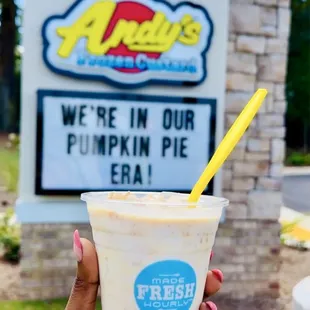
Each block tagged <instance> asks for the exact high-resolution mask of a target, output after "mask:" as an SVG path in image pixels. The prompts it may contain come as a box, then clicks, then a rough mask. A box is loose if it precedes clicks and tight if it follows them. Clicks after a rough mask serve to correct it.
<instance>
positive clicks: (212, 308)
mask: <svg viewBox="0 0 310 310" xmlns="http://www.w3.org/2000/svg"><path fill="white" fill-rule="evenodd" d="M206 306H207V309H209V310H217V306H216V305H215V304H214V303H213V302H212V301H207V302H206Z"/></svg>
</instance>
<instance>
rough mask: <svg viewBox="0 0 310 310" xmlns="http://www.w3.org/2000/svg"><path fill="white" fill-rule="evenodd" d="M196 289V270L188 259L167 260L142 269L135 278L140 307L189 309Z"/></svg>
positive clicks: (148, 309)
mask: <svg viewBox="0 0 310 310" xmlns="http://www.w3.org/2000/svg"><path fill="white" fill-rule="evenodd" d="M195 292H196V274H195V271H194V269H193V268H192V267H191V266H190V265H189V264H187V263H185V262H182V261H179V260H165V261H160V262H156V263H153V264H151V265H149V266H147V267H146V268H145V269H143V270H142V271H141V272H140V274H139V275H138V277H137V278H136V281H135V287H134V294H135V298H136V302H137V305H138V307H139V310H152V309H154V310H155V309H156V310H158V309H165V310H188V309H189V308H190V307H191V305H192V303H193V300H194V297H195Z"/></svg>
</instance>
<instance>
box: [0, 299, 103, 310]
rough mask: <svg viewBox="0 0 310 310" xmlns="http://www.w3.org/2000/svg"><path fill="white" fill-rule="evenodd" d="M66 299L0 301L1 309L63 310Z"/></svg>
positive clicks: (98, 305) (98, 307) (98, 306)
mask: <svg viewBox="0 0 310 310" xmlns="http://www.w3.org/2000/svg"><path fill="white" fill-rule="evenodd" d="M66 304H67V299H58V300H52V301H0V309H1V310H43V309H44V310H64V309H65V307H66ZM96 308H97V309H101V306H100V301H98V302H97V307H96Z"/></svg>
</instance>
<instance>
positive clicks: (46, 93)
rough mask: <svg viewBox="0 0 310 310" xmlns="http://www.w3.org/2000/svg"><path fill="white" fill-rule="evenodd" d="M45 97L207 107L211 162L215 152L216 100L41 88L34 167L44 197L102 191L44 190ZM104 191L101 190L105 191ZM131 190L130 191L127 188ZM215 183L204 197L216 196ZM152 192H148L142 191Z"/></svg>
mask: <svg viewBox="0 0 310 310" xmlns="http://www.w3.org/2000/svg"><path fill="white" fill-rule="evenodd" d="M44 97H69V98H89V99H106V100H118V101H119V100H122V101H124V102H130V101H144V102H150V103H152V102H153V103H156V102H166V103H186V104H208V105H210V108H211V124H210V139H209V141H210V144H209V156H210V157H209V158H207V159H206V162H208V161H209V160H210V159H211V156H212V155H213V153H214V151H215V131H216V119H217V117H216V114H217V111H216V110H217V109H216V106H217V100H216V99H214V98H193V97H176V96H157V95H142V94H128V93H98V92H82V91H65V90H46V89H44V90H43V89H40V90H38V91H37V128H36V165H35V169H36V171H35V194H36V195H45V196H78V195H80V194H81V193H84V192H90V191H99V189H92V188H85V189H77V190H72V189H61V190H60V189H45V188H43V187H42V170H43V167H42V166H43V143H44V141H43V123H44V117H43V105H44ZM105 190H106V189H104V188H102V189H100V191H105ZM128 190H131V189H130V188H128ZM213 190H214V182H213V179H212V180H211V181H210V183H209V185H208V187H207V189H206V190H205V191H204V194H207V195H213ZM109 191H124V189H112V190H111V189H109ZM139 191H141V192H143V191H149V190H139ZM151 191H152V192H161V191H166V190H165V189H160V188H159V189H152V190H151ZM169 191H171V192H179V193H189V192H190V190H178V189H173V190H169Z"/></svg>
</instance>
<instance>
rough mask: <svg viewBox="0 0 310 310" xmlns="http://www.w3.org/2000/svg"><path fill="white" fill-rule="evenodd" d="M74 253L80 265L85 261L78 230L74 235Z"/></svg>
mask: <svg viewBox="0 0 310 310" xmlns="http://www.w3.org/2000/svg"><path fill="white" fill-rule="evenodd" d="M73 252H74V254H75V256H76V260H77V261H78V262H79V263H80V262H81V261H82V259H83V247H82V243H81V239H80V234H79V231H78V230H76V231H75V232H74V233H73Z"/></svg>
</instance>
